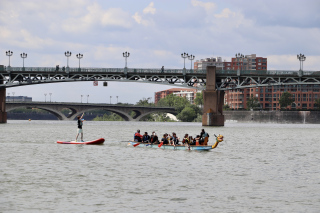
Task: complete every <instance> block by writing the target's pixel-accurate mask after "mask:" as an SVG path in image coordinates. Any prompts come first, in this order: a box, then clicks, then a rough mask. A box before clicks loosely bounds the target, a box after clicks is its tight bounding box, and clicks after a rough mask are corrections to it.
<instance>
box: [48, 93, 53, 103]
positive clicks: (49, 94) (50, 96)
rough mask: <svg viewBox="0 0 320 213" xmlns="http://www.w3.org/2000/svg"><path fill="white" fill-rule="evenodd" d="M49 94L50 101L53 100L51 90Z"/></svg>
mask: <svg viewBox="0 0 320 213" xmlns="http://www.w3.org/2000/svg"><path fill="white" fill-rule="evenodd" d="M49 95H50V102H51V95H52V93H51V92H50V93H49Z"/></svg>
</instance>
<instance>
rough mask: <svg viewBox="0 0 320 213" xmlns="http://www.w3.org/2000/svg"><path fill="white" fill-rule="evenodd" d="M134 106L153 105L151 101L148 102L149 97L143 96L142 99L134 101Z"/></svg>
mask: <svg viewBox="0 0 320 213" xmlns="http://www.w3.org/2000/svg"><path fill="white" fill-rule="evenodd" d="M136 106H154V104H153V103H149V98H148V99H146V98H143V99H142V100H140V101H138V102H137V103H136Z"/></svg>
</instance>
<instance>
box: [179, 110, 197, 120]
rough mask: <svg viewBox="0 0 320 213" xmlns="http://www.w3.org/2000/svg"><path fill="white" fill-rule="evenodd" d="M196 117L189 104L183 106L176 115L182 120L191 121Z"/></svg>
mask: <svg viewBox="0 0 320 213" xmlns="http://www.w3.org/2000/svg"><path fill="white" fill-rule="evenodd" d="M196 117H197V113H196V112H195V111H194V109H193V108H192V107H191V106H187V107H185V108H184V109H183V110H182V111H181V112H180V113H179V114H178V115H177V118H178V119H179V120H181V121H183V122H191V121H193V120H194V119H195V118H196Z"/></svg>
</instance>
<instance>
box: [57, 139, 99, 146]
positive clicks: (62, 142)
mask: <svg viewBox="0 0 320 213" xmlns="http://www.w3.org/2000/svg"><path fill="white" fill-rule="evenodd" d="M57 143H61V144H86V145H95V144H103V143H104V138H99V139H97V140H93V141H84V142H80V141H57Z"/></svg>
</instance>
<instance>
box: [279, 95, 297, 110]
mask: <svg viewBox="0 0 320 213" xmlns="http://www.w3.org/2000/svg"><path fill="white" fill-rule="evenodd" d="M293 102H294V99H293V98H292V95H291V93H290V92H284V93H282V94H281V97H280V99H279V104H280V108H287V106H289V105H291V104H292V103H293Z"/></svg>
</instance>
